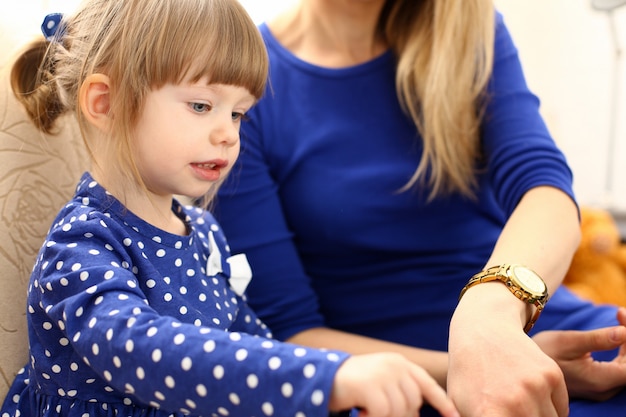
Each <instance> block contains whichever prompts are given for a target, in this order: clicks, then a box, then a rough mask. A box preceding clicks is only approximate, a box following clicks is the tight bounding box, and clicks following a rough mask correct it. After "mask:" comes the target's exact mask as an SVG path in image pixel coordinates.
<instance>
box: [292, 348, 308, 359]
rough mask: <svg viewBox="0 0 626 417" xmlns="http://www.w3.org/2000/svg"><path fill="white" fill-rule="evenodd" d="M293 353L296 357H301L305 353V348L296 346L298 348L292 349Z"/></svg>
mask: <svg viewBox="0 0 626 417" xmlns="http://www.w3.org/2000/svg"><path fill="white" fill-rule="evenodd" d="M293 354H294V355H295V356H296V357H298V358H301V357H303V356H304V355H306V349H305V348H301V347H298V348H296V349H295V350H294V351H293Z"/></svg>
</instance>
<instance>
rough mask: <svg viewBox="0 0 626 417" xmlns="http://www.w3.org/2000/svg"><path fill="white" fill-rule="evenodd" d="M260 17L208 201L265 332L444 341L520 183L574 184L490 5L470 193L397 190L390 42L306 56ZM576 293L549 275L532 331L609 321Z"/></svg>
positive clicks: (404, 172) (409, 149)
mask: <svg viewBox="0 0 626 417" xmlns="http://www.w3.org/2000/svg"><path fill="white" fill-rule="evenodd" d="M260 30H261V33H262V34H263V37H264V39H265V42H266V44H267V47H268V50H269V56H270V83H269V84H270V85H269V88H268V91H267V93H266V95H265V97H264V98H263V99H262V100H261V101H260V102H259V103H258V105H257V106H255V107H254V108H253V109H252V110H251V111H250V112H249V116H250V121H249V122H248V123H246V124H244V125H243V127H242V151H241V155H240V158H239V160H238V162H237V166H236V167H235V168H234V169H233V171H232V173H231V176H230V178H229V179H228V181H227V182H226V184H225V185H224V187H223V188H222V189H221V190H220V193H219V196H218V201H217V204H216V207H215V211H214V213H215V215H216V217H217V218H218V220H219V221H220V223H221V224H222V226H223V228H224V229H225V231H226V233H227V235H228V236H229V242H230V244H231V247H232V248H233V249H234V250H236V251H240V252H245V253H246V254H247V256H248V259H249V260H250V264H251V267H252V271H253V274H254V276H255V278H254V280H253V281H252V283H251V286H250V288H249V293H248V294H249V301H250V303H251V305H252V306H253V307H254V308H255V310H256V311H257V313H259V315H260V316H261V317H262V318H263V320H265V322H266V323H267V324H268V325H269V326H270V328H271V329H272V331H273V332H274V335H275V336H276V337H277V338H279V339H287V338H289V337H290V336H292V335H294V334H296V333H298V332H300V331H303V330H306V329H310V328H313V327H317V326H328V327H332V328H335V329H340V330H344V331H348V332H353V333H358V334H362V335H366V336H371V337H375V338H380V339H383V340H389V341H393V342H398V343H403V344H407V345H411V346H419V347H422V348H429V349H436V350H442V351H443V350H446V349H447V340H448V329H449V322H450V319H451V316H452V313H453V311H454V308H455V307H456V304H457V301H458V296H459V292H460V290H461V289H462V287H463V286H464V285H465V284H466V283H467V281H468V279H469V278H470V277H471V276H472V275H473V274H475V273H477V272H478V271H480V270H481V269H482V268H483V266H484V264H485V262H486V261H487V259H488V257H489V255H490V253H491V252H492V249H493V247H494V244H495V242H496V240H497V238H498V236H499V234H500V232H501V230H502V228H503V226H504V224H505V222H506V220H507V218H508V217H509V215H510V214H511V213H512V211H513V210H514V209H515V207H516V205H517V203H518V202H519V201H520V199H521V198H522V196H523V195H524V193H526V192H527V191H528V190H530V189H531V188H533V187H537V186H542V185H547V186H552V187H556V188H558V189H560V190H562V191H563V192H565V193H566V194H568V195H569V196H570V197H571V198H572V199H574V195H573V191H572V172H571V171H570V168H569V167H568V165H567V161H566V158H565V157H564V155H563V153H562V152H561V151H560V150H559V148H558V147H557V146H556V144H555V142H554V140H553V138H552V137H551V135H550V133H549V132H548V129H547V127H546V125H545V123H544V121H543V119H542V117H541V115H540V112H539V100H538V98H537V97H536V96H535V95H534V94H533V93H532V92H531V91H530V90H529V88H528V86H527V84H526V81H525V78H524V75H523V71H522V66H521V64H520V61H519V57H518V53H517V49H516V47H515V45H514V43H513V41H512V39H511V36H510V34H509V32H508V30H507V28H506V26H505V24H504V22H503V19H502V16H501V15H500V14H498V15H497V22H496V35H495V48H494V49H495V51H494V54H495V57H494V60H495V62H494V67H493V72H492V77H491V79H490V82H489V84H488V88H487V98H488V101H487V108H486V112H485V117H484V119H483V121H482V125H481V135H480V145H481V151H482V155H483V161H482V162H483V164H484V165H483V166H481V167H480V168H481V169H480V170H479V174H478V184H479V187H478V191H477V195H476V199H474V200H472V199H470V198H465V197H462V196H460V195H458V194H457V195H451V196H446V197H439V198H436V199H435V200H434V201H430V202H428V201H427V194H428V190H425V189H423V188H419V185H418V186H416V187H415V188H414V189H412V190H410V191H406V192H399V189H400V188H401V187H402V186H404V185H405V184H406V183H407V181H408V180H409V179H410V178H411V176H412V174H413V173H414V172H415V169H416V168H417V164H418V161H419V160H420V155H421V137H420V135H419V134H418V132H417V129H416V128H415V126H414V124H413V123H412V122H411V120H410V119H409V118H408V117H407V116H406V114H405V113H403V111H402V109H401V107H400V104H399V102H398V98H397V96H396V90H395V84H394V82H395V81H394V77H395V60H394V56H393V55H392V53H391V52H387V53H384V54H382V55H381V56H379V57H377V58H375V59H373V60H371V61H369V62H366V63H363V64H361V65H356V66H353V67H348V68H340V69H330V68H322V67H319V66H315V65H312V64H310V63H307V62H304V61H302V60H300V59H298V58H297V57H295V56H294V55H293V54H291V53H290V52H289V51H288V50H286V49H285V48H284V47H283V46H282V45H280V44H279V43H278V41H277V40H276V39H275V38H274V37H273V35H272V33H271V32H270V30H269V28H268V26H267V25H265V24H262V25H261V26H260ZM513 261H514V260H513ZM567 261H568V260H564V262H567ZM589 308H590V306H589V305H587V304H584V303H582V302H581V301H580V300H578V299H576V298H575V297H573V296H572V295H571V294H570V293H567V292H566V291H565V290H559V291H557V293H556V294H554V295H553V296H552V299H551V301H550V302H549V303H548V308H547V310H546V311H545V312H544V313H543V314H542V317H541V318H540V320H539V323H538V324H537V326H536V331H540V330H542V329H546V328H557V327H561V328H568V327H569V328H583V327H593V326H595V325H598V323H597V322H596V323H595V324H594V322H593V320H596V319H598V317H602V319H601V320H605V321H606V322H609V323H610V324H614V323H615V318H614V310H613V309H609V310H607V313H606V314H604V315H603V314H600V313H598V311H597V310H594V311H593V312H591V311H590V310H589ZM573 309H576V310H577V311H578V310H580V311H584V313H580V314H582V316H581V315H580V314H573V311H572V310H573ZM591 316H593V317H594V318H595V319H590V317H591ZM607 317H610V318H609V319H607Z"/></svg>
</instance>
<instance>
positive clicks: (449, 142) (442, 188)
mask: <svg viewBox="0 0 626 417" xmlns="http://www.w3.org/2000/svg"><path fill="white" fill-rule="evenodd" d="M494 14H495V11H494V6H493V3H492V1H491V0H387V2H386V4H385V6H384V8H383V12H382V14H381V20H380V22H379V31H380V34H381V36H382V37H383V38H384V39H385V41H386V42H387V43H388V44H389V45H390V47H391V49H392V50H393V51H394V53H395V55H396V57H397V59H398V62H397V73H396V88H397V94H398V97H399V99H400V102H401V103H402V105H403V107H404V109H405V111H406V112H407V113H408V114H409V116H410V117H411V118H412V119H413V122H414V123H415V125H416V127H417V128H418V130H419V132H420V134H421V135H422V137H423V154H422V157H421V160H420V161H419V165H418V168H417V169H416V171H415V173H414V175H413V177H412V178H411V179H410V181H409V182H408V184H407V185H406V186H405V187H404V188H403V189H404V190H406V189H409V188H411V187H412V186H413V185H415V184H416V183H417V182H420V183H421V184H423V185H427V186H428V187H429V189H430V194H429V196H430V198H431V199H432V198H434V197H435V196H437V195H442V194H449V193H452V192H458V193H461V194H463V195H466V196H469V197H471V196H473V195H474V192H475V186H476V181H477V179H476V167H477V162H478V160H479V158H480V123H481V118H482V113H483V106H484V99H485V97H484V94H485V89H486V85H487V83H488V80H489V77H490V76H491V70H492V66H493V43H494V36H495V35H494V32H495V28H494V22H495V20H494V19H495V16H494Z"/></svg>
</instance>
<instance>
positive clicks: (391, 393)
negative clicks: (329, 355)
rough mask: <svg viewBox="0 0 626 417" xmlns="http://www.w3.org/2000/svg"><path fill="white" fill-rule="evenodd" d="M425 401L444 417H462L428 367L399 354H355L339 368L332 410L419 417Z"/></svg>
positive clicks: (369, 415)
mask: <svg viewBox="0 0 626 417" xmlns="http://www.w3.org/2000/svg"><path fill="white" fill-rule="evenodd" d="M424 401H426V402H428V403H429V404H430V405H431V406H433V407H434V408H436V409H437V410H438V411H439V412H440V413H441V415H442V416H443V417H460V416H459V414H458V413H457V411H456V408H455V407H454V404H453V403H452V401H451V400H450V399H449V398H448V397H447V396H446V393H445V391H444V390H443V389H442V388H441V387H440V386H439V385H438V384H437V382H436V381H435V380H434V379H433V378H431V377H430V375H428V374H427V373H426V371H424V369H422V368H421V367H419V366H417V365H415V364H414V363H412V362H410V361H409V360H407V359H406V358H405V357H404V356H402V355H400V354H397V353H373V354H366V355H355V356H352V357H350V358H348V359H347V360H346V361H345V362H344V363H343V364H342V365H341V367H339V369H338V371H337V374H336V375H335V382H334V385H333V389H332V392H331V397H330V409H331V411H341V410H347V409H351V408H359V409H361V411H360V412H359V415H360V416H367V417H405V416H406V417H415V416H418V415H419V409H420V408H421V406H422V404H423V403H424Z"/></svg>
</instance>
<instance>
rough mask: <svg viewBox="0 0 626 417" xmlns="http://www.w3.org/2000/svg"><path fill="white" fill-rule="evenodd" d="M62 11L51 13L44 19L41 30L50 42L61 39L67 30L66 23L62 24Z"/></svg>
mask: <svg viewBox="0 0 626 417" xmlns="http://www.w3.org/2000/svg"><path fill="white" fill-rule="evenodd" d="M62 19H63V14H62V13H50V14H49V15H48V16H46V17H45V18H44V19H43V23H42V24H41V31H42V32H43V35H44V36H45V37H46V40H47V41H48V42H54V41H59V40H60V39H61V38H62V37H63V34H64V32H65V25H61V20H62Z"/></svg>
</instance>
